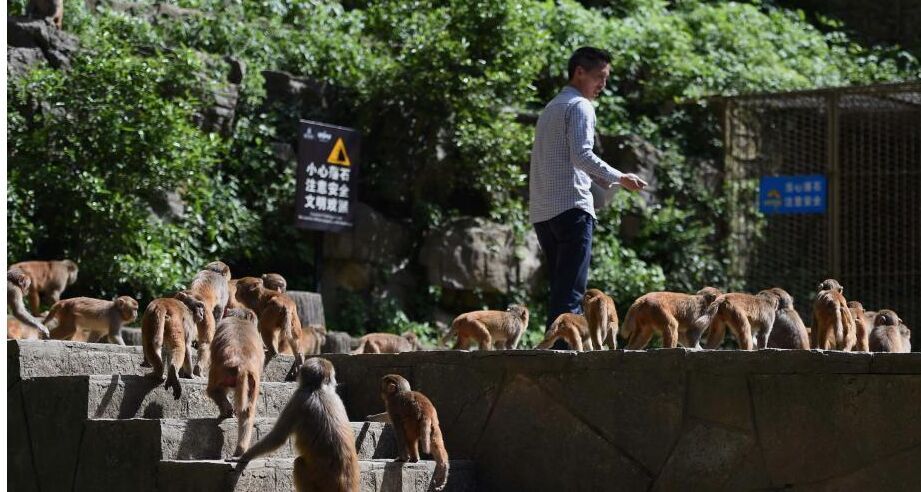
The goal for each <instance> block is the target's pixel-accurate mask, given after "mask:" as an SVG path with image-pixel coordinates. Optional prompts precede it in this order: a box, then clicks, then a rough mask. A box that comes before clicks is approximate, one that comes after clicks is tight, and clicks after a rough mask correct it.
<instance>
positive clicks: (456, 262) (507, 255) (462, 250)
mask: <svg viewBox="0 0 921 492" xmlns="http://www.w3.org/2000/svg"><path fill="white" fill-rule="evenodd" d="M419 261H420V263H421V264H422V265H423V266H425V268H426V270H427V274H428V281H429V283H430V284H432V285H438V286H441V287H443V288H448V289H457V290H477V289H479V290H481V291H483V292H486V293H507V292H509V291H510V290H511V289H512V288H513V287H514V286H516V285H525V286H527V287H533V284H534V282H535V280H536V277H537V275H536V274H537V270H538V268H539V267H540V258H539V245H538V242H537V235H536V234H535V233H534V231H533V230H528V231H527V233H525V236H524V238H523V240H522V241H519V240H517V239H516V237H515V231H514V230H513V229H512V226H510V225H505V224H497V223H494V222H489V221H487V220H485V219H482V218H461V219H456V220H454V221H451V222H449V223H447V224H446V225H445V226H444V227H442V228H441V229H438V230H435V231H433V232H432V233H430V234H429V235H428V236H427V237H426V238H425V242H424V244H423V246H422V250H421V252H420V254H419Z"/></svg>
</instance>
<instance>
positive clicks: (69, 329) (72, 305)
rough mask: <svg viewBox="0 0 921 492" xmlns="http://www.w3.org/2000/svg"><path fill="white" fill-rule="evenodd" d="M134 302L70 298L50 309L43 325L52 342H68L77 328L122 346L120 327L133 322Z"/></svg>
mask: <svg viewBox="0 0 921 492" xmlns="http://www.w3.org/2000/svg"><path fill="white" fill-rule="evenodd" d="M137 316H138V302H137V301H135V300H134V298H131V297H128V296H121V297H118V298H116V299H115V300H114V301H106V300H103V299H93V298H90V297H73V298H70V299H65V300H63V301H58V302H56V303H54V306H51V310H50V311H48V315H47V316H45V321H44V324H45V326H46V327H48V329H49V330H51V338H53V339H55V340H71V339H73V337H74V335H76V334H77V328H78V327H80V328H84V329H86V330H88V331H90V332H91V335H90V336H91V337H92V336H93V335H102V336H103V337H105V338H106V339H107V341H108V342H109V343H117V344H119V345H125V340H124V339H122V334H121V333H122V327H123V326H124V325H125V324H126V323H130V322H132V321H134V320H135V319H137Z"/></svg>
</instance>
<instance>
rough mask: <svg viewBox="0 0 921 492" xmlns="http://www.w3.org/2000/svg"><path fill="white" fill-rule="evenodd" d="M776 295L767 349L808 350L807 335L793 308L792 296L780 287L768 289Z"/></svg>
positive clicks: (801, 320) (800, 319)
mask: <svg viewBox="0 0 921 492" xmlns="http://www.w3.org/2000/svg"><path fill="white" fill-rule="evenodd" d="M768 290H770V291H772V292H774V293H775V294H776V295H777V299H778V303H777V312H776V313H775V315H774V325H773V326H772V327H771V337H770V338H769V339H768V344H767V346H768V348H782V349H800V350H809V334H808V333H806V325H805V324H803V319H802V318H800V317H799V313H797V312H796V309H794V308H793V296H791V295H790V294H789V293H788V292H787V291H785V290H783V289H781V288H780V287H774V288H772V289H768Z"/></svg>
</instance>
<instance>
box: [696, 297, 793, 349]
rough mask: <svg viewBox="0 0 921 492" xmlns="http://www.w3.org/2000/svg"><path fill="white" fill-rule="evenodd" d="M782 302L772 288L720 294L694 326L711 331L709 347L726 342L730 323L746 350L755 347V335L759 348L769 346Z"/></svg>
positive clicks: (740, 345)
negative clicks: (753, 339)
mask: <svg viewBox="0 0 921 492" xmlns="http://www.w3.org/2000/svg"><path fill="white" fill-rule="evenodd" d="M779 305H780V299H779V297H778V295H777V294H776V293H775V292H772V291H770V290H762V291H761V292H759V293H758V294H757V295H751V294H745V293H741V292H730V293H728V294H723V295H721V296H719V297H717V298H716V300H714V301H713V303H712V304H710V305H709V306H708V307H707V310H706V311H705V312H704V314H703V315H702V316H701V317H699V318H697V320H696V321H694V325H695V328H696V329H708V330H709V334H708V335H707V348H708V349H714V348H717V347H719V346H720V344H721V343H723V338H724V336H725V333H726V327H727V326H728V327H729V331H730V332H731V333H732V334H733V335H734V336H735V337H736V339H737V340H738V341H739V348H741V349H742V350H753V349H754V343H753V341H752V336H756V337H757V341H758V348H766V347H767V341H768V338H770V336H771V328H772V327H773V326H774V318H775V317H776V314H777V306H779Z"/></svg>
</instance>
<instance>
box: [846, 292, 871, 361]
mask: <svg viewBox="0 0 921 492" xmlns="http://www.w3.org/2000/svg"><path fill="white" fill-rule="evenodd" d="M847 308H848V310H849V311H850V312H851V318H853V319H854V328H856V330H855V333H856V336H857V343H856V344H855V345H854V351H855V352H867V351H869V350H870V331H871V330H872V329H873V318H874V317H875V316H876V313H873V316H871V317H870V319H869V320H868V319H867V311H866V310H864V308H863V304H861V303H859V302H857V301H848V302H847Z"/></svg>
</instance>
